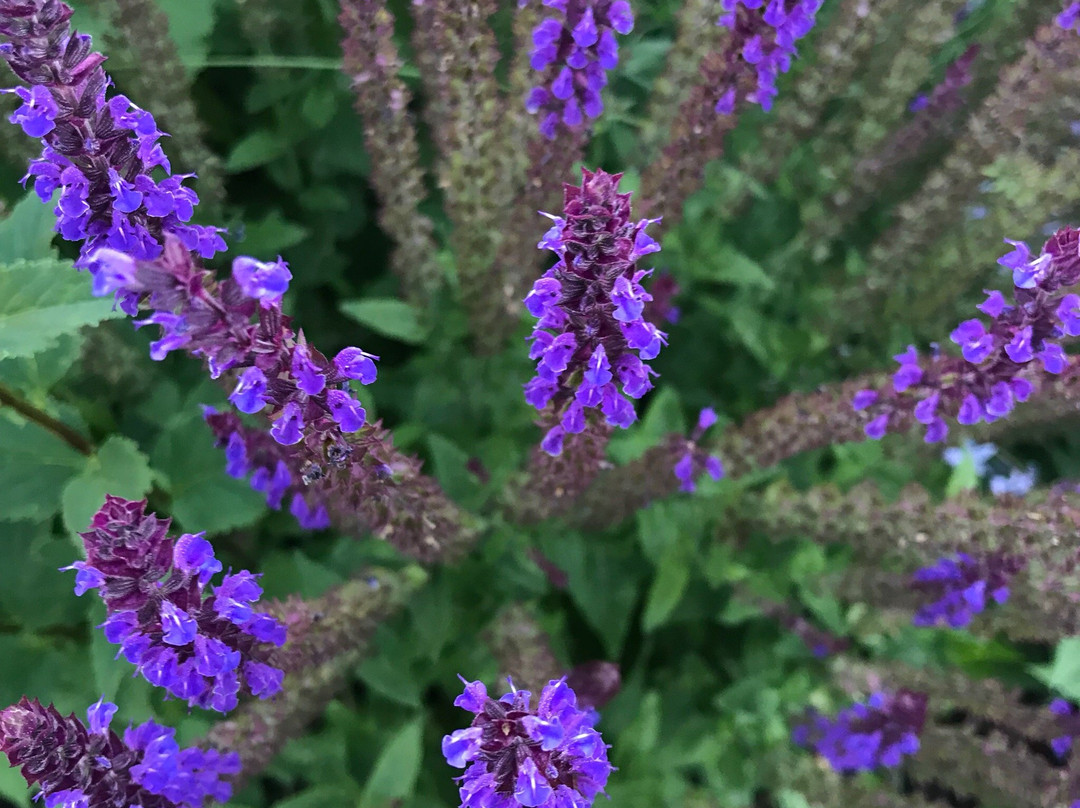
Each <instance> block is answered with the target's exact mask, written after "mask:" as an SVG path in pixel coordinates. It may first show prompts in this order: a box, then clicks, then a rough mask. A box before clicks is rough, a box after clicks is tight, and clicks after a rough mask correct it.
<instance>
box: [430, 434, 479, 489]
mask: <svg viewBox="0 0 1080 808" xmlns="http://www.w3.org/2000/svg"><path fill="white" fill-rule="evenodd" d="M427 443H428V449H429V451H430V452H431V461H432V466H433V467H434V472H435V479H437V480H438V481H439V484H440V485H442V487H443V489H444V490H445V491H446V493H447V494H448V495H449V496H450V498H451V499H454V500H457V501H458V502H465V503H466V504H468V503H469V500H470V497H472V496H473V495H475V494H476V493H477V489H478V488H479V485H478V483H477V479H476V477H474V476H473V474H472V473H471V472H470V471H469V470H468V469H467V468H466V467H465V465H466V463H468V462H469V453H468V452H466V451H464V450H462V449H459V448H458V447H457V446H456V445H455V444H454V443H452V442H451V441H449V440H447V439H446V438H444V437H443V436H442V435H435V434H432V435H428V440H427Z"/></svg>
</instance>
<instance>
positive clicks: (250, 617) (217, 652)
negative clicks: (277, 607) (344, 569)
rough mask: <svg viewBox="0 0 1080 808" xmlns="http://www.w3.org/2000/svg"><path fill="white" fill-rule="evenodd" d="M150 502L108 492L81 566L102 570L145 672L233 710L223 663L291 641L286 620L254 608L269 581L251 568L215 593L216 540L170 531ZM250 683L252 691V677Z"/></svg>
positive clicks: (203, 702)
mask: <svg viewBox="0 0 1080 808" xmlns="http://www.w3.org/2000/svg"><path fill="white" fill-rule="evenodd" d="M145 507H146V503H145V502H132V501H129V500H125V499H121V498H119V497H112V496H108V497H106V499H105V505H104V506H103V507H102V508H101V510H100V511H98V512H97V514H95V515H94V519H93V521H92V522H91V524H90V529H89V530H88V531H87V532H85V533H81V534H80V536H81V537H82V539H83V544H84V546H85V547H86V555H87V560H86V562H84V564H83V567H82V568H81V569H80V573H82V572H85V571H86V570H89V569H94V570H96V571H97V574H98V576H99V577H100V578H101V583H100V585H99V586H98V590H99V594H100V595H101V599H102V600H103V601H104V602H105V607H106V610H107V614H108V617H107V619H106V621H105V623H104V625H103V628H104V629H105V636H106V638H107V639H108V640H109V641H110V642H112V643H115V644H118V645H120V647H121V651H122V653H123V654H124V656H125V657H126V658H127V659H128V661H129V662H131V663H132V664H133V665H135V666H136V668H137V669H138V671H139V672H140V673H142V675H143V676H144V677H145V678H146V679H147V681H149V682H151V683H152V684H154V685H157V686H159V687H163V688H165V689H166V690H167V691H169V692H170V693H171V694H172V695H174V696H176V697H177V698H180V699H183V700H185V701H187V703H188V704H189V705H191V706H199V707H203V708H206V709H213V710H217V711H219V712H228V711H229V710H231V709H233V708H234V707H235V706H236V701H237V698H236V697H237V693H238V692H239V690H240V688H241V685H242V682H241V678H240V676H239V673H238V671H237V670H236V668H237V665H236V664H223V663H224V662H226V661H227V660H230V659H232V660H234V661H235V662H236V663H238V662H239V661H240V660H241V659H245V660H249V661H255V662H260V663H261V664H265V662H266V659H267V654H268V650H267V649H265V648H264V647H262V646H261V643H263V642H266V641H267V640H266V639H265V638H267V637H273V638H274V640H275V641H279V642H276V644H278V645H280V644H282V643H284V640H285V637H284V627H283V626H281V625H280V624H278V623H277V621H275V620H274V619H273V618H271V617H270V616H269V615H265V614H261V613H257V612H255V611H254V610H253V609H252V604H253V603H254V601H256V600H257V599H258V597H259V595H260V594H261V593H262V590H261V589H260V588H259V587H258V586H257V585H255V584H254V578H255V576H252V575H251V573H249V572H247V571H241V572H240V573H236V574H230V575H227V576H225V579H224V580H223V582H222V584H221V585H220V586H218V587H215V593H214V595H210V594H209V593H208V592H206V591H205V589H206V587H207V585H208V583H209V581H210V579H211V577H212V576H213V575H215V574H216V573H217V572H218V571H220V570H221V562H219V561H218V560H217V559H216V558H214V555H213V548H212V547H210V544H209V542H207V541H206V539H205V538H203V536H202V534H185V535H183V536H181V537H180V538H179V539H178V540H176V541H174V540H173V539H170V538H169V537H168V535H167V531H168V526H169V523H168V521H167V520H161V519H158V518H157V517H155V516H154V515H153V514H147V513H145ZM73 567H75V568H76V569H78V567H76V566H75V565H73ZM162 582H165V584H164V585H162ZM83 591H85V587H84V588H83ZM222 592H224V593H225V594H224V595H223V594H222ZM256 625H258V630H256V629H255V626H256ZM215 660H217V661H216V662H215ZM264 678H265V677H264ZM243 684H244V685H245V686H247V687H248V689H249V690H251V691H252V692H254V688H253V687H252V683H251V682H248V681H247V680H244V681H243ZM268 695H270V694H268ZM144 808H145V806H144Z"/></svg>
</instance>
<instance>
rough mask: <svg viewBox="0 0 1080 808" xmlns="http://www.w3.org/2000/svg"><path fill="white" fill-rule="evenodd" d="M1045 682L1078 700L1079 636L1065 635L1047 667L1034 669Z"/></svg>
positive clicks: (1079, 685)
mask: <svg viewBox="0 0 1080 808" xmlns="http://www.w3.org/2000/svg"><path fill="white" fill-rule="evenodd" d="M1036 675H1039V676H1040V678H1041V679H1043V681H1045V682H1046V684H1047V685H1048V686H1049V687H1051V688H1053V689H1054V690H1056V691H1057V692H1058V693H1060V694H1061V695H1062V696H1064V697H1065V698H1067V699H1070V700H1071V701H1080V637H1066V638H1065V639H1063V640H1062V641H1061V642H1059V643H1058V645H1057V650H1055V651H1054V661H1053V662H1052V663H1051V664H1050V666H1049V668H1042V669H1041V670H1037V671H1036Z"/></svg>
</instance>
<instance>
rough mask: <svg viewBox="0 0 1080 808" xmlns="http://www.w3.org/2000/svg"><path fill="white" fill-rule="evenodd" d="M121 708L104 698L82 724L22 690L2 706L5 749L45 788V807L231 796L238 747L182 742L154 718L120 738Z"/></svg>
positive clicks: (194, 802) (149, 805) (193, 806)
mask: <svg viewBox="0 0 1080 808" xmlns="http://www.w3.org/2000/svg"><path fill="white" fill-rule="evenodd" d="M115 713H116V705H115V704H110V703H108V702H106V701H105V700H104V699H102V700H100V701H98V702H97V703H96V704H93V705H91V706H90V708H89V709H88V710H87V711H86V723H83V722H82V721H80V720H79V719H78V718H76V717H75V715H74V714H71V715H68V716H64V715H62V714H61V713H60V712H59V711H58V710H57V709H56V708H55V707H53V706H52V705H49V706H48V707H45V706H43V705H42V704H41V703H39V702H38V701H36V700H30V699H27V698H26V697H23V698H22V699H21V700H20V701H19V702H18V703H17V704H13V705H12V706H10V707H8V708H6V709H4V710H2V711H0V750H2V751H3V752H4V754H5V755H7V757H8V760H9V761H10V762H11V765H12V766H14V767H17V768H20V769H21V770H22V776H23V777H24V778H25V779H26V782H27V784H28V785H37V786H38V787H39V788H40V792H39V796H43V797H44V798H45V805H46V808H104V806H129V805H138V806H140V808H203V806H204V805H205V804H206V803H207V802H208V801H214V802H219V803H223V802H226V801H227V800H228V799H229V798H230V797H231V796H232V787H231V786H230V785H229V783H228V781H227V779H226V778H228V777H230V776H232V775H235V774H238V773H239V772H240V757H239V755H237V754H236V753H235V752H229V753H222V752H219V751H217V750H214V749H209V750H204V749H200V748H199V747H187V748H181V747H180V745H179V744H178V743H177V742H176V737H175V736H176V731H175V730H173V729H171V728H169V727H163V726H161V725H159V724H156V723H155V722H153V721H147V722H146V723H144V724H140V725H138V726H129V727H128V728H127V729H126V730H124V733H123V737H122V738H121V737H120V736H119V735H117V734H116V732H114V731H113V730H111V729H110V728H109V725H110V723H111V722H112V718H113V715H114V714H115Z"/></svg>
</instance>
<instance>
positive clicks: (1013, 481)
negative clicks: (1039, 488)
mask: <svg viewBox="0 0 1080 808" xmlns="http://www.w3.org/2000/svg"><path fill="white" fill-rule="evenodd" d="M1037 476H1038V472H1037V471H1036V469H1035V467H1034V466H1028V467H1027V468H1026V469H1017V468H1014V469H1009V473H1008V474H995V475H994V476H993V477H991V478H990V493H991V494H993V495H994V496H995V497H1003V496H1006V495H1009V496H1014V497H1022V496H1024V495H1026V494H1027V493H1028V492H1029V491H1030V490H1031V489H1032V488H1034V487H1035V479H1036V477H1037Z"/></svg>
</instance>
